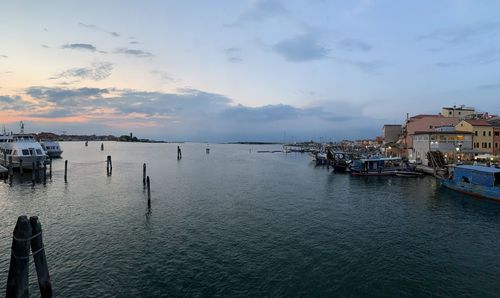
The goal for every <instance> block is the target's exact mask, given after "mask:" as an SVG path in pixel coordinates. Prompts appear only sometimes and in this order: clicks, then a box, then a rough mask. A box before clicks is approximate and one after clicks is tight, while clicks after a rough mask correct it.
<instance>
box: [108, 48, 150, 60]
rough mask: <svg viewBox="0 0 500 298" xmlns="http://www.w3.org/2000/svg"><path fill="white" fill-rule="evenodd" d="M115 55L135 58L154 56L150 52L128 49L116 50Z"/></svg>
mask: <svg viewBox="0 0 500 298" xmlns="http://www.w3.org/2000/svg"><path fill="white" fill-rule="evenodd" d="M115 53H119V54H125V55H128V56H135V57H138V58H149V57H152V56H153V54H151V53H150V52H146V51H143V50H138V49H128V48H118V49H116V50H115Z"/></svg>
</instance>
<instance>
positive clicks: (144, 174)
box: [142, 163, 146, 186]
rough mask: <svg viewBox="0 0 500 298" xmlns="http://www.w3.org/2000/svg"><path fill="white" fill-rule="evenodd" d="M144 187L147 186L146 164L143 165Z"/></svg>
mask: <svg viewBox="0 0 500 298" xmlns="http://www.w3.org/2000/svg"><path fill="white" fill-rule="evenodd" d="M142 185H144V186H146V163H144V164H143V165H142Z"/></svg>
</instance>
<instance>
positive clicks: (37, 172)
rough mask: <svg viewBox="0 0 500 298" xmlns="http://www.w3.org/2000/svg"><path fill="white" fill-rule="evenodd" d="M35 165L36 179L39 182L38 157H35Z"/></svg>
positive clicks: (39, 166)
mask: <svg viewBox="0 0 500 298" xmlns="http://www.w3.org/2000/svg"><path fill="white" fill-rule="evenodd" d="M35 166H36V171H35V173H36V180H37V181H38V182H40V169H41V165H40V159H38V158H37V159H36V162H35Z"/></svg>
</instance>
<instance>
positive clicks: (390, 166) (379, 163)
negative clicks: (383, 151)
mask: <svg viewBox="0 0 500 298" xmlns="http://www.w3.org/2000/svg"><path fill="white" fill-rule="evenodd" d="M401 170H407V168H406V167H405V166H404V165H403V161H402V160H401V158H399V157H372V158H361V159H357V160H354V163H353V164H352V167H351V175H353V176H396V174H397V172H398V171H401Z"/></svg>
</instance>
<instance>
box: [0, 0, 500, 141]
mask: <svg viewBox="0 0 500 298" xmlns="http://www.w3.org/2000/svg"><path fill="white" fill-rule="evenodd" d="M499 11H500V2H498V1H480V2H478V1H465V0H462V1H460V0H456V1H383V0H378V1H370V0H361V1H319V0H317V1H316V0H310V1H277V0H264V1H250V0H247V1H89V0H87V1H78V2H77V1H5V2H3V3H2V7H1V9H0V19H1V20H2V21H1V22H0V37H1V40H0V123H1V124H5V126H6V127H7V128H8V129H12V130H15V131H17V130H18V125H17V122H18V121H19V120H24V122H26V123H27V124H26V128H27V130H29V131H32V132H39V131H52V132H55V133H61V132H63V131H66V132H67V133H77V134H93V133H95V134H116V135H120V134H128V133H129V132H133V133H134V134H135V135H138V136H139V137H148V138H154V139H159V140H174V139H175V140H180V139H182V140H193V141H243V140H262V141H271V140H273V141H283V140H286V141H291V140H305V139H312V138H313V139H319V138H320V137H322V138H323V139H324V140H330V139H333V140H338V139H342V138H351V139H352V138H364V137H370V138H371V137H375V136H377V135H380V134H381V127H382V125H383V124H384V123H401V122H402V121H403V119H404V118H405V117H406V113H410V114H419V113H431V114H435V113H438V112H439V111H440V108H441V107H442V106H448V105H459V104H465V105H467V106H474V107H476V108H477V109H478V110H480V111H484V112H489V113H491V114H500V100H499V91H500V71H499V69H500V67H499V65H500V14H499V13H498V12H499Z"/></svg>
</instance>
